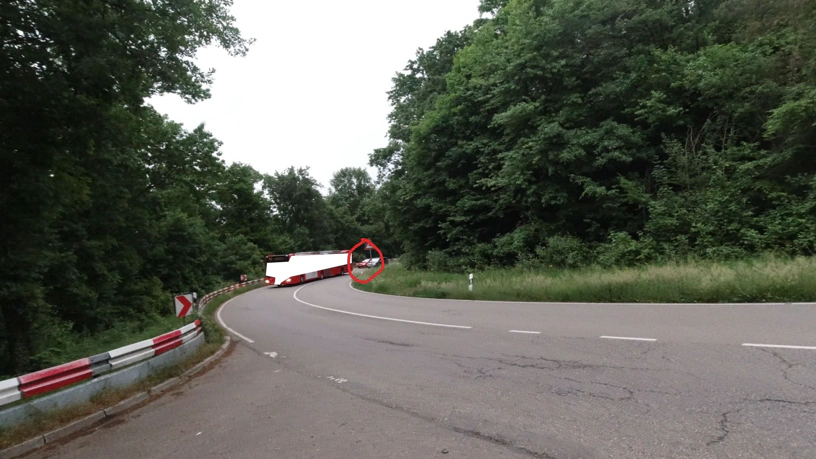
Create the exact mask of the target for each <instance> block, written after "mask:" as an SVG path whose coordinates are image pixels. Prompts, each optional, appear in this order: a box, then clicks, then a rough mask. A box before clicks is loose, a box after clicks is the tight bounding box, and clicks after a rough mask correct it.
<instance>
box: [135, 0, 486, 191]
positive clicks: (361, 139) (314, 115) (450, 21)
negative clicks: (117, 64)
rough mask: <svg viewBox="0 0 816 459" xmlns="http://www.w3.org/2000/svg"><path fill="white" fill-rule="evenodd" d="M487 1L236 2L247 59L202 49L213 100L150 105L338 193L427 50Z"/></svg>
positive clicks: (382, 129) (251, 158) (226, 152)
mask: <svg viewBox="0 0 816 459" xmlns="http://www.w3.org/2000/svg"><path fill="white" fill-rule="evenodd" d="M478 6H479V0H356V1H345V2H338V1H337V0H314V1H312V2H308V3H307V2H296V1H286V2H283V1H278V0H235V3H234V5H233V8H232V10H231V12H232V15H233V16H234V17H235V19H236V25H237V26H238V28H239V29H240V30H241V33H242V35H243V36H244V37H245V38H254V39H255V40H256V42H255V44H254V45H252V47H251V48H250V50H249V53H248V54H247V55H246V56H245V57H231V56H229V55H228V54H227V53H226V52H225V51H224V50H222V49H220V48H216V47H213V48H206V49H202V50H200V51H199V53H198V56H197V58H196V61H197V63H198V65H199V67H201V68H204V69H207V68H214V69H215V76H214V83H213V85H212V86H211V88H210V89H211V92H212V97H211V98H210V99H208V100H206V101H203V102H199V103H196V104H193V105H190V104H187V103H185V102H184V101H183V100H181V98H179V97H177V96H175V95H166V96H161V97H155V98H152V99H150V100H149V101H148V103H150V104H151V105H153V106H154V107H155V108H156V110H158V111H159V112H161V113H164V114H166V115H168V117H169V118H170V119H171V120H173V121H176V122H179V123H182V124H183V125H184V126H185V128H187V129H188V130H192V129H194V128H195V127H196V126H198V125H199V124H201V123H204V125H205V128H206V129H207V130H208V131H210V132H211V133H213V135H214V136H215V137H216V138H217V139H219V140H220V141H222V142H223V146H222V147H221V151H222V153H223V155H222V158H223V159H224V160H225V161H226V162H227V164H231V163H234V162H241V163H246V164H250V165H251V166H252V167H254V168H255V169H257V170H258V171H259V172H261V173H266V174H272V173H274V172H280V171H284V170H285V169H287V168H288V167H289V166H295V167H296V168H298V167H309V168H310V174H311V176H312V177H314V178H315V179H316V180H317V181H318V182H320V183H321V184H322V185H323V186H324V188H323V189H322V191H323V193H326V192H327V191H328V187H329V180H331V177H332V175H333V174H334V172H336V171H337V170H339V169H341V168H343V167H364V168H366V169H367V170H368V171H369V174H370V175H371V176H372V179H374V178H376V170H375V169H374V168H371V167H369V166H368V154H369V153H370V152H371V151H373V150H374V149H375V148H381V147H384V146H385V145H386V144H387V138H386V133H387V130H388V120H387V116H388V113H390V111H391V106H390V104H389V102H388V95H387V94H386V92H387V91H388V90H389V89H391V86H392V81H391V79H392V78H393V77H394V75H395V74H396V73H397V72H398V71H402V70H403V69H404V68H405V66H406V64H407V63H408V61H409V60H411V59H413V58H414V57H415V55H416V51H417V49H418V48H425V49H427V48H429V47H431V46H433V44H434V43H435V42H436V39H437V38H438V37H441V36H442V35H443V34H444V33H445V32H446V31H448V30H460V29H462V28H463V27H464V26H465V25H467V24H470V23H472V22H473V20H475V19H477V18H478V17H479V12H478Z"/></svg>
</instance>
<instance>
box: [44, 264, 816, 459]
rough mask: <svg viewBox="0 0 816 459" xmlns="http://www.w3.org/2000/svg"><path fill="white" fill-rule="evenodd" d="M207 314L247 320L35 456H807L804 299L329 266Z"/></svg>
mask: <svg viewBox="0 0 816 459" xmlns="http://www.w3.org/2000/svg"><path fill="white" fill-rule="evenodd" d="M220 317H221V319H222V320H223V322H224V324H225V325H227V326H228V327H229V328H230V329H231V330H232V332H233V333H236V335H235V336H236V337H237V336H238V335H240V337H242V338H243V339H240V340H238V344H237V345H235V347H234V349H233V350H232V351H231V353H230V355H229V356H227V357H226V358H224V359H223V360H222V361H221V363H220V364H219V365H218V367H217V368H215V369H213V370H211V371H209V372H208V373H206V374H204V375H202V376H200V377H198V378H195V379H193V380H192V381H191V382H189V383H187V384H186V385H185V386H183V387H182V388H180V389H179V390H177V391H175V392H174V393H172V394H170V395H168V396H165V397H163V398H161V399H160V400H158V401H156V402H154V403H152V404H150V405H147V406H146V407H144V408H141V409H139V410H137V411H135V412H133V413H131V414H129V415H128V416H127V417H126V418H123V419H122V420H120V421H119V422H116V423H111V424H109V425H103V426H102V427H101V428H98V429H96V430H94V431H91V432H88V433H86V435H84V436H82V437H80V438H78V439H75V440H73V441H70V442H67V443H64V444H59V443H57V444H54V445H52V446H51V447H50V448H49V449H47V450H44V451H41V452H40V453H38V454H35V455H34V456H32V457H58V458H88V457H140V458H141V457H145V458H147V457H154V458H165V457H166V458H170V457H184V456H188V457H199V458H205V457H219V458H221V457H225V458H258V457H280V458H312V457H314V458H318V457H320V458H361V457H372V458H373V457H377V458H397V457H405V458H430V457H446V458H453V457H459V458H465V457H467V458H473V457H480V458H481V457H484V458H511V457H512V458H530V457H534V458H559V459H560V458H680V457H683V458H782V457H785V458H813V457H816V333H814V330H815V328H816V305H803V304H800V305H796V304H794V305H782V304H780V305H618V304H615V305H612V304H546V303H495V302H470V301H453V300H424V299H411V298H399V297H389V296H384V295H375V294H370V293H364V292H359V291H356V290H353V289H352V288H351V287H350V284H349V278H348V277H341V278H334V279H327V280H322V281H319V282H314V283H311V284H307V285H305V286H298V287H294V288H261V289H258V290H255V291H252V292H249V293H247V294H245V295H242V296H240V297H238V298H236V299H234V300H232V301H231V302H229V303H227V304H226V305H225V306H224V307H223V308H222V310H221V313H220ZM769 346H790V347H769Z"/></svg>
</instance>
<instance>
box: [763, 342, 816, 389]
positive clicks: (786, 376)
mask: <svg viewBox="0 0 816 459" xmlns="http://www.w3.org/2000/svg"><path fill="white" fill-rule="evenodd" d="M759 350H760V351H763V352H766V353H768V354H771V355H772V356H774V357H776V358H777V359H779V360H780V361H781V362H782V363H783V364H785V366H786V367H785V368H784V369H783V370H782V378H784V379H785V381H788V382H789V383H791V384H796V385H797V386H801V387H806V388H808V389H810V390H816V387H813V386H811V385H808V384H805V383H800V382H798V381H794V380H793V379H791V377H790V374H788V373H789V372H790V371H791V370H792V369H794V368H796V367H800V366H802V364H801V363H791V362H789V361H788V359H786V358H785V357H782V356H781V355H779V353H777V352H776V351H774V350H772V349H764V348H759Z"/></svg>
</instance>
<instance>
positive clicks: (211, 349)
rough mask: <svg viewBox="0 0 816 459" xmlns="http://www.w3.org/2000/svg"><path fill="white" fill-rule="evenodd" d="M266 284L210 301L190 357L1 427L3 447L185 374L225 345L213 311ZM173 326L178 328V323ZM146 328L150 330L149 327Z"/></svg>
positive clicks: (0, 447) (15, 443)
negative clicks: (120, 385) (122, 385)
mask: <svg viewBox="0 0 816 459" xmlns="http://www.w3.org/2000/svg"><path fill="white" fill-rule="evenodd" d="M263 286H264V285H263V284H260V285H253V286H250V287H246V288H243V289H240V290H235V291H233V292H230V293H228V294H224V295H221V296H219V297H217V298H216V299H214V300H213V301H211V302H210V303H208V304H207V305H206V306H205V307H204V310H203V311H202V314H201V322H202V328H204V337H205V343H204V344H203V345H202V346H201V347H200V348H198V349H197V350H196V352H195V353H194V354H192V355H191V356H189V357H187V358H186V359H184V360H183V361H181V362H179V363H178V364H176V365H172V366H169V367H166V368H163V369H161V370H159V371H158V372H156V373H154V374H152V375H150V376H149V377H147V378H145V379H143V380H141V381H139V382H137V383H135V384H133V385H131V386H128V387H125V388H120V389H114V390H108V391H104V392H101V393H99V394H97V395H95V396H94V397H93V398H92V399H91V400H90V401H89V402H87V403H84V404H81V405H76V406H72V407H70V408H66V409H64V410H60V411H55V412H51V413H43V414H42V415H40V416H38V417H37V418H35V419H32V420H30V421H28V422H26V423H24V424H20V425H17V426H14V427H11V428H0V450H3V449H5V448H9V447H11V446H14V445H17V444H19V443H22V442H24V441H27V440H30V439H31V438H34V437H37V436H38V435H43V434H45V433H47V432H50V431H52V430H54V429H57V428H59V427H62V426H63V425H66V424H69V423H71V422H73V421H76V420H78V419H81V418H83V417H85V416H89V415H91V414H93V413H95V412H98V411H100V410H102V409H105V408H110V407H112V406H114V405H116V404H117V403H119V402H121V401H123V400H126V399H128V398H130V397H132V396H134V395H136V394H138V393H140V392H145V391H147V390H149V389H150V388H152V387H154V386H156V385H158V384H161V383H162V382H164V381H167V380H169V379H172V378H175V377H178V376H181V375H182V374H184V372H186V371H187V370H189V369H190V368H192V367H194V366H195V365H197V364H199V363H200V362H202V361H204V360H205V359H207V358H208V357H210V356H211V355H213V354H215V352H216V351H218V349H219V348H220V347H221V346H222V345H223V343H224V336H225V335H224V331H223V330H221V328H220V327H219V326H218V325H217V324H216V322H215V319H214V318H213V314H214V312H215V311H216V310H217V309H218V307H219V306H221V305H222V304H223V303H224V302H225V301H227V300H229V299H231V298H234V297H235V296H238V295H240V294H242V293H246V292H248V291H250V290H254V289H256V288H259V287H263ZM179 326H181V325H179ZM172 328H177V327H175V326H174V327H172ZM172 328H171V329H172ZM145 331H147V329H146V330H145ZM154 331H155V330H152V329H151V330H150V333H153V332H154ZM167 331H168V330H167V329H163V330H160V331H159V332H158V333H155V334H153V335H150V336H147V337H146V338H151V337H153V336H157V335H160V334H162V333H166V332H167ZM146 338H133V341H127V342H124V343H123V344H121V345H123V346H124V345H127V344H130V343H132V342H136V341H140V340H141V339H146ZM99 352H104V351H99ZM86 356H87V355H86ZM18 403H19V402H18Z"/></svg>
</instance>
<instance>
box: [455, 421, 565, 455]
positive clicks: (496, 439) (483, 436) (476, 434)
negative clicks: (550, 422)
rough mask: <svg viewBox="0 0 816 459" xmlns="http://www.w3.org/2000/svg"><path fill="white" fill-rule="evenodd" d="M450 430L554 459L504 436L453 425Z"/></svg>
mask: <svg viewBox="0 0 816 459" xmlns="http://www.w3.org/2000/svg"><path fill="white" fill-rule="evenodd" d="M452 430H454V431H455V432H458V433H460V434H463V435H467V436H469V437H475V438H479V439H482V440H485V441H489V442H491V443H495V444H497V445H501V446H504V447H506V448H508V449H512V450H514V451H516V452H520V453H524V454H526V455H528V456H532V457H535V458H539V459H555V457H553V456H550V455H549V454H547V453H542V452H539V451H532V450H530V449H527V448H526V447H524V446H516V445H515V444H514V443H513V442H512V441H510V440H507V439H506V438H502V437H496V436H493V435H487V434H483V433H481V432H478V431H476V430H467V429H460V428H458V427H453V428H452Z"/></svg>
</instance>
